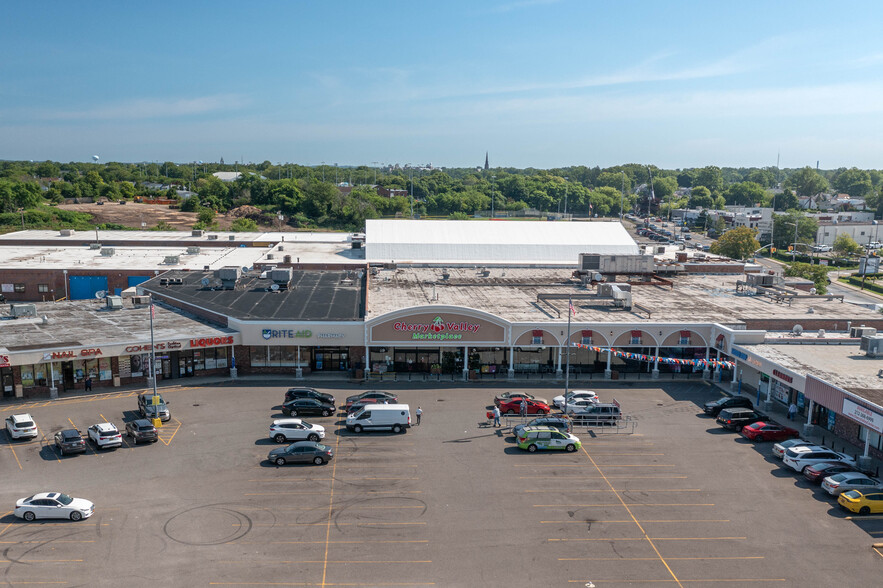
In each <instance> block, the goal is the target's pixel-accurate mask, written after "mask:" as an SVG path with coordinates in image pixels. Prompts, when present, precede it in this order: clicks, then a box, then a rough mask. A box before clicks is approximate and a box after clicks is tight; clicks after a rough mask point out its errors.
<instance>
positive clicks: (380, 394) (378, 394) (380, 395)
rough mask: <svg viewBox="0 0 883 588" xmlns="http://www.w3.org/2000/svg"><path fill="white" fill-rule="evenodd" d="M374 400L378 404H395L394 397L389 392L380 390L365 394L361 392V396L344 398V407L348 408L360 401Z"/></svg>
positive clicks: (369, 391)
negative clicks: (386, 402) (385, 402)
mask: <svg viewBox="0 0 883 588" xmlns="http://www.w3.org/2000/svg"><path fill="white" fill-rule="evenodd" d="M371 399H376V400H378V401H379V402H381V403H382V402H384V401H388V403H389V404H395V403H396V400H397V398H396V395H395V394H391V393H389V392H384V391H382V390H368V391H367V392H362V393H361V394H355V395H353V396H347V398H346V407H347V408H349V407H350V406H352V405H353V403H355V402H359V401H360V400H371Z"/></svg>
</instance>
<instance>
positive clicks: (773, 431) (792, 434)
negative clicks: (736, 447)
mask: <svg viewBox="0 0 883 588" xmlns="http://www.w3.org/2000/svg"><path fill="white" fill-rule="evenodd" d="M742 436H743V437H745V438H746V439H749V440H751V441H758V442H760V441H784V440H785V439H794V438H796V437H799V436H800V433H799V432H798V431H797V429H792V428H790V427H783V426H782V425H777V424H776V423H765V422H763V421H757V422H756V423H751V424H750V425H745V426H744V427H742Z"/></svg>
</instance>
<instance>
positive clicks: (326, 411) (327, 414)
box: [322, 410, 331, 416]
mask: <svg viewBox="0 0 883 588" xmlns="http://www.w3.org/2000/svg"><path fill="white" fill-rule="evenodd" d="M322 416H331V411H330V410H323V411H322Z"/></svg>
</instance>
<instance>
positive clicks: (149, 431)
mask: <svg viewBox="0 0 883 588" xmlns="http://www.w3.org/2000/svg"><path fill="white" fill-rule="evenodd" d="M126 435H128V436H129V437H131V438H132V443H134V444H135V445H138V442H139V441H150V442H151V443H156V442H157V441H158V440H159V435H157V433H156V427H154V426H153V423H151V422H150V421H148V420H147V419H138V420H134V421H129V422H128V423H126Z"/></svg>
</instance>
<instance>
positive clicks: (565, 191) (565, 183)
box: [564, 177, 570, 216]
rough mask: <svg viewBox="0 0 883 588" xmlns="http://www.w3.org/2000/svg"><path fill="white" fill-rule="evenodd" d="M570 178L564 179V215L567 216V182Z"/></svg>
mask: <svg viewBox="0 0 883 588" xmlns="http://www.w3.org/2000/svg"><path fill="white" fill-rule="evenodd" d="M569 180H570V178H568V177H565V178H564V215H565V216H567V182H568V181H569Z"/></svg>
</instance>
